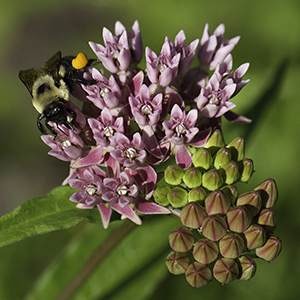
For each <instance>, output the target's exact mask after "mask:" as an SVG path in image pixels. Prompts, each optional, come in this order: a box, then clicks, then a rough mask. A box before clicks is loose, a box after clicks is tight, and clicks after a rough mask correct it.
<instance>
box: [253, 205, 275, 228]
mask: <svg viewBox="0 0 300 300" xmlns="http://www.w3.org/2000/svg"><path fill="white" fill-rule="evenodd" d="M257 224H258V225H260V226H262V227H263V228H264V230H265V231H266V232H267V233H270V232H273V231H274V229H275V228H276V219H275V213H274V211H273V209H272V208H265V209H262V211H261V212H260V214H259V216H258V220H257Z"/></svg>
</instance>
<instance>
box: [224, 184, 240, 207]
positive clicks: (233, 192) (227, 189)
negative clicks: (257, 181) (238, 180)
mask: <svg viewBox="0 0 300 300" xmlns="http://www.w3.org/2000/svg"><path fill="white" fill-rule="evenodd" d="M221 191H222V192H223V193H224V194H225V195H227V197H228V198H229V199H230V203H231V204H235V201H236V199H237V197H238V195H239V192H238V189H237V188H236V186H235V185H226V186H224V187H222V188H221Z"/></svg>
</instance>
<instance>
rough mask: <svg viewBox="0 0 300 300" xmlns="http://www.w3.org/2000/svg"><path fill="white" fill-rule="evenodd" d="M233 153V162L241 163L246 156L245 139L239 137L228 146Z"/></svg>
mask: <svg viewBox="0 0 300 300" xmlns="http://www.w3.org/2000/svg"><path fill="white" fill-rule="evenodd" d="M226 147H227V148H228V149H229V151H230V152H231V157H232V160H234V161H240V160H242V159H243V158H244V156H245V141H244V138H243V137H241V136H240V137H237V138H235V139H234V140H233V141H231V142H230V143H229V144H228V145H227V146H226Z"/></svg>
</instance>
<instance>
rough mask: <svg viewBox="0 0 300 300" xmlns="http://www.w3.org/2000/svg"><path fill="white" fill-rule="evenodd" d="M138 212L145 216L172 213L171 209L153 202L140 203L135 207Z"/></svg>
mask: <svg viewBox="0 0 300 300" xmlns="http://www.w3.org/2000/svg"><path fill="white" fill-rule="evenodd" d="M135 207H136V209H137V211H138V212H140V213H142V214H144V215H151V214H169V213H171V212H170V210H169V209H167V208H166V207H163V206H161V205H158V204H156V203H153V202H138V203H137V204H136V205H135Z"/></svg>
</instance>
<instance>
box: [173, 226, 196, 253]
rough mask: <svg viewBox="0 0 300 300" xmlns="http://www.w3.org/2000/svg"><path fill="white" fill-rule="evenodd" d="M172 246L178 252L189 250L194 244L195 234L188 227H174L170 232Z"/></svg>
mask: <svg viewBox="0 0 300 300" xmlns="http://www.w3.org/2000/svg"><path fill="white" fill-rule="evenodd" d="M169 243H170V247H171V248H172V249H173V250H174V251H177V252H187V251H189V250H190V249H191V248H192V246H193V244H194V235H193V233H192V232H191V231H190V230H189V229H188V228H186V227H184V226H181V227H177V228H175V229H173V230H172V231H171V232H170V234H169Z"/></svg>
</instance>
